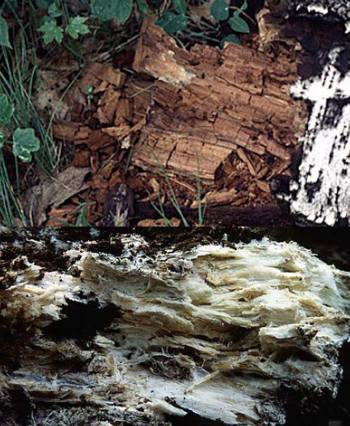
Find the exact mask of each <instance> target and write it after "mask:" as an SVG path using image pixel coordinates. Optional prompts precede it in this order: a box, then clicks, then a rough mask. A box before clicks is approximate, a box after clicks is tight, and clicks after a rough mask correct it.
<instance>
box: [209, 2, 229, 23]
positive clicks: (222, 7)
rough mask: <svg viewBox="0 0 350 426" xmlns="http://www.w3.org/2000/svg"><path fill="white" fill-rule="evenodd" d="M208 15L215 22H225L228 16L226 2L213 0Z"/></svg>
mask: <svg viewBox="0 0 350 426" xmlns="http://www.w3.org/2000/svg"><path fill="white" fill-rule="evenodd" d="M210 13H211V14H212V16H213V17H214V18H215V19H216V20H217V21H225V20H226V19H227V18H228V16H229V12H228V5H227V0H214V1H213V3H212V5H211V8H210Z"/></svg>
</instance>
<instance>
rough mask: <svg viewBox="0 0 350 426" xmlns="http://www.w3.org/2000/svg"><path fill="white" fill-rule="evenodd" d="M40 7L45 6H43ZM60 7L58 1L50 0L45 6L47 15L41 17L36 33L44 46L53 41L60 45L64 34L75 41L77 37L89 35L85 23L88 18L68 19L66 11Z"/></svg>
mask: <svg viewBox="0 0 350 426" xmlns="http://www.w3.org/2000/svg"><path fill="white" fill-rule="evenodd" d="M42 6H45V4H43V5H42ZM62 6H64V5H62ZM62 6H61V4H60V1H59V0H52V1H51V2H48V5H47V6H46V7H47V15H46V16H44V17H43V19H42V24H41V26H40V27H39V28H38V31H39V32H40V33H42V35H43V40H44V43H45V44H50V43H52V42H54V41H55V42H56V43H58V44H61V43H62V42H63V38H64V34H65V33H66V34H67V35H68V36H69V37H70V38H72V39H74V40H77V39H78V38H79V36H83V35H86V34H89V33H90V29H89V27H88V25H87V23H86V22H87V20H88V19H89V18H88V17H84V16H79V15H78V16H74V17H70V16H69V14H68V12H67V9H65V8H64V7H62ZM58 19H60V22H59V21H58Z"/></svg>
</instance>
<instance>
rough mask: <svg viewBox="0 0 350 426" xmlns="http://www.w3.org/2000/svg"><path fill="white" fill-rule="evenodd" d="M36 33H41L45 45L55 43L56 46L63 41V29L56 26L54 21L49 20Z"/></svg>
mask: <svg viewBox="0 0 350 426" xmlns="http://www.w3.org/2000/svg"><path fill="white" fill-rule="evenodd" d="M38 31H40V32H41V33H43V39H44V43H45V44H49V43H52V42H53V41H56V42H57V43H58V44H61V43H62V40H63V29H62V28H61V27H59V26H58V25H57V22H56V19H49V20H48V21H46V22H45V23H44V24H43V25H42V26H41V27H40V28H38Z"/></svg>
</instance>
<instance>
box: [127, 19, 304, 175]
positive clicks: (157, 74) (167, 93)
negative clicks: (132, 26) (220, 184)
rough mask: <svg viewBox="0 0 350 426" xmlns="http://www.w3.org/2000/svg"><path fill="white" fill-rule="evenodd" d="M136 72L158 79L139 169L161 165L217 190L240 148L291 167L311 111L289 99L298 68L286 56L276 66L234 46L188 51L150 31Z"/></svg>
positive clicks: (138, 157) (142, 43) (138, 152)
mask: <svg viewBox="0 0 350 426" xmlns="http://www.w3.org/2000/svg"><path fill="white" fill-rule="evenodd" d="M134 69H135V70H136V71H137V72H139V73H143V74H148V75H150V76H152V77H153V78H154V79H155V81H154V87H153V89H152V100H153V102H152V104H151V107H150V109H149V111H148V125H147V126H145V128H144V129H143V130H142V132H141V141H140V143H139V144H138V145H137V146H136V150H135V153H134V157H133V159H134V161H135V163H136V164H137V165H139V166H142V167H143V168H145V169H150V168H154V166H155V161H154V158H158V159H159V162H160V163H161V164H162V165H163V166H164V167H168V168H169V170H171V171H173V172H175V173H176V174H179V175H186V176H188V175H192V176H194V175H199V177H200V178H201V179H203V180H206V181H209V182H213V181H214V179H215V174H216V171H217V169H218V168H219V166H220V165H221V164H222V163H223V161H224V160H225V159H226V158H227V157H228V156H229V155H230V154H231V153H232V152H233V151H235V150H236V148H237V146H240V147H241V148H244V150H245V151H246V152H252V153H255V154H258V155H264V154H265V153H269V154H270V155H272V156H274V157H276V158H279V159H282V160H285V161H289V162H291V159H292V154H293V150H294V149H295V148H294V147H295V145H296V143H297V138H298V136H299V135H300V133H301V132H302V130H303V128H304V123H305V121H306V111H305V107H304V106H303V105H302V104H301V103H299V102H297V101H295V100H292V99H291V98H290V96H289V88H290V86H291V85H292V83H293V82H294V81H295V79H296V64H295V63H289V62H288V60H287V58H286V57H285V56H283V55H281V56H280V57H277V58H276V59H275V60H272V59H271V58H270V57H269V56H268V55H266V54H264V53H263V52H258V51H257V50H255V49H252V48H249V47H246V46H239V45H234V44H227V45H226V46H225V48H224V49H223V50H219V49H217V48H213V47H209V46H199V45H198V46H194V47H193V48H192V49H191V50H190V51H187V50H184V49H181V48H179V47H178V46H177V45H176V43H175V41H174V40H173V39H172V38H171V37H169V36H167V35H166V34H165V33H164V32H163V30H162V29H161V28H159V27H156V26H153V25H151V26H148V27H147V28H146V29H145V30H144V32H143V35H142V37H141V38H140V41H139V45H138V47H137V49H136V55H135V61H134ZM261 141H263V143H261ZM150 147H151V148H152V155H150V154H149V153H148V154H147V152H149V149H150ZM241 157H242V155H241ZM242 161H243V160H242ZM198 164H199V167H198ZM251 170H252V169H251Z"/></svg>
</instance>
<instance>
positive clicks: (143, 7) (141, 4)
mask: <svg viewBox="0 0 350 426" xmlns="http://www.w3.org/2000/svg"><path fill="white" fill-rule="evenodd" d="M136 4H137V7H138V9H139V11H140V12H141V13H147V11H148V6H147V3H146V2H145V1H143V0H136Z"/></svg>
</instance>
